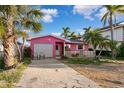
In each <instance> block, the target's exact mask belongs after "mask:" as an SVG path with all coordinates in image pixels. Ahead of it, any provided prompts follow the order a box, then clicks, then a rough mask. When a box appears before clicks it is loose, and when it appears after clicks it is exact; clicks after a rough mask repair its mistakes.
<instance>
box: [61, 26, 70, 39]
mask: <svg viewBox="0 0 124 93" xmlns="http://www.w3.org/2000/svg"><path fill="white" fill-rule="evenodd" d="M62 29H63V33H62V34H61V36H62V37H64V38H65V39H67V38H68V37H69V34H70V28H69V27H63V28H62Z"/></svg>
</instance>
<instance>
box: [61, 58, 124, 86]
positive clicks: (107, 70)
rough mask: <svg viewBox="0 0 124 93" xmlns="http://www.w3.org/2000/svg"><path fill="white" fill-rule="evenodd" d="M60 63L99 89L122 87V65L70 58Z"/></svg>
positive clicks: (123, 70)
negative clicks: (91, 81) (86, 78)
mask: <svg viewBox="0 0 124 93" xmlns="http://www.w3.org/2000/svg"><path fill="white" fill-rule="evenodd" d="M62 61H63V62H64V63H65V64H66V65H68V66H70V67H71V68H73V69H74V70H76V71H77V72H79V73H80V74H82V75H84V76H86V77H88V78H90V79H91V80H93V81H95V82H96V83H97V84H99V86H101V87H104V88H106V87H107V88H115V87H124V63H121V64H119V63H112V62H105V61H98V60H97V61H95V60H93V59H85V58H84V59H82V58H71V59H66V60H62Z"/></svg>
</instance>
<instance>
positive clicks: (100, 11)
mask: <svg viewBox="0 0 124 93" xmlns="http://www.w3.org/2000/svg"><path fill="white" fill-rule="evenodd" d="M106 12H107V9H106V8H104V7H103V8H101V9H100V10H99V12H98V13H97V14H96V15H95V16H97V17H98V18H99V19H101V18H102V17H103V15H104V14H105V13H106ZM115 15H116V20H123V19H124V15H123V14H120V13H118V12H116V13H115Z"/></svg>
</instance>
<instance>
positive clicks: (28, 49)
mask: <svg viewBox="0 0 124 93" xmlns="http://www.w3.org/2000/svg"><path fill="white" fill-rule="evenodd" d="M24 56H25V57H29V58H30V57H31V48H30V47H25V49H24Z"/></svg>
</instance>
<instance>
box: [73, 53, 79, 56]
mask: <svg viewBox="0 0 124 93" xmlns="http://www.w3.org/2000/svg"><path fill="white" fill-rule="evenodd" d="M71 56H72V57H78V56H79V53H76V54H71Z"/></svg>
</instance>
